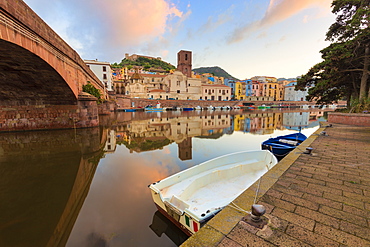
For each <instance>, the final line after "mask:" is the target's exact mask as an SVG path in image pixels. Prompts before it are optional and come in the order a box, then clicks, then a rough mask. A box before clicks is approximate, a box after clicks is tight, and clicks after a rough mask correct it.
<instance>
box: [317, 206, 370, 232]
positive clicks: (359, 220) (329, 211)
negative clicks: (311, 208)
mask: <svg viewBox="0 0 370 247" xmlns="http://www.w3.org/2000/svg"><path fill="white" fill-rule="evenodd" d="M319 211H320V212H321V213H323V214H326V215H330V216H333V217H335V218H337V219H344V220H346V221H349V222H351V223H353V224H356V225H360V226H364V227H367V220H366V218H364V217H360V216H357V215H354V214H351V213H347V212H344V211H341V210H337V209H334V208H330V207H327V206H324V205H322V206H320V209H319Z"/></svg>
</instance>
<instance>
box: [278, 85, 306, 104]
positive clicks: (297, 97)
mask: <svg viewBox="0 0 370 247" xmlns="http://www.w3.org/2000/svg"><path fill="white" fill-rule="evenodd" d="M295 85H297V82H291V83H289V84H288V85H286V86H285V89H284V100H285V101H306V96H307V95H308V88H306V89H305V90H304V91H301V90H298V91H296V90H294V88H295Z"/></svg>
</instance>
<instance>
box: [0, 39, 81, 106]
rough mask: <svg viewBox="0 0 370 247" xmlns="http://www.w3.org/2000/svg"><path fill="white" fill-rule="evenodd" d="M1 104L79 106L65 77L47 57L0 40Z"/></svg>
mask: <svg viewBox="0 0 370 247" xmlns="http://www.w3.org/2000/svg"><path fill="white" fill-rule="evenodd" d="M0 87H1V91H0V105H14V104H17V105H76V104H77V97H76V95H75V94H74V93H73V91H72V90H71V88H70V87H69V85H68V84H67V83H66V82H65V80H64V78H63V77H62V76H61V75H60V74H59V73H58V72H57V71H56V70H55V69H54V68H53V67H52V66H50V65H49V64H48V63H47V62H46V61H45V60H43V59H42V58H40V57H39V56H37V55H36V54H35V53H32V52H31V51H29V50H27V49H25V48H23V47H21V46H18V45H17V44H14V43H11V42H8V41H5V40H0Z"/></svg>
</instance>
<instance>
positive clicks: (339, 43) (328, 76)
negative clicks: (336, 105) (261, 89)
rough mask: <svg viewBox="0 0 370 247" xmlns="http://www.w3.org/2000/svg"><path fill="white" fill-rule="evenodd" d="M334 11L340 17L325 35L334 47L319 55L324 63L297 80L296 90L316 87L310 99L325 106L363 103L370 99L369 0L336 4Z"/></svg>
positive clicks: (353, 0) (333, 4)
mask: <svg viewBox="0 0 370 247" xmlns="http://www.w3.org/2000/svg"><path fill="white" fill-rule="evenodd" d="M332 7H333V10H332V12H333V13H334V14H336V15H337V17H336V21H335V23H333V24H332V25H331V26H330V28H329V30H328V32H327V33H326V40H328V41H331V42H332V43H331V44H330V45H329V46H328V47H326V48H324V49H323V50H321V51H320V52H321V54H322V58H323V61H322V62H320V63H318V64H316V65H315V66H313V67H312V68H311V69H310V70H309V71H308V73H307V74H305V75H303V76H302V77H301V78H300V79H298V83H297V86H296V89H297V90H302V89H304V88H305V87H306V86H312V85H314V86H313V87H312V88H310V89H309V95H308V97H307V99H308V100H318V103H322V104H325V103H332V102H335V101H337V100H340V99H347V103H348V104H349V103H350V100H351V99H358V100H359V101H360V102H361V101H363V100H366V98H368V97H370V82H369V65H370V63H369V61H370V52H369V45H370V27H369V23H370V21H369V20H370V0H334V1H333V3H332ZM367 90H369V91H367Z"/></svg>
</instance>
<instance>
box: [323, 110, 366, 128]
mask: <svg viewBox="0 0 370 247" xmlns="http://www.w3.org/2000/svg"><path fill="white" fill-rule="evenodd" d="M328 122H329V123H339V124H347V125H356V126H370V114H361V113H339V112H330V113H328Z"/></svg>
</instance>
